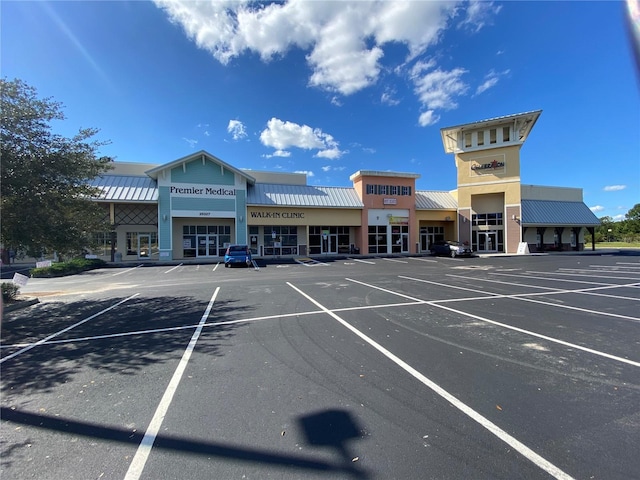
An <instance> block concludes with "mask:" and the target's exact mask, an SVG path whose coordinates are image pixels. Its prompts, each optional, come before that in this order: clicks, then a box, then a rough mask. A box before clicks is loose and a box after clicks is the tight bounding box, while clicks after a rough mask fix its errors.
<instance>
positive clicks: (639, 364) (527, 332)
mask: <svg viewBox="0 0 640 480" xmlns="http://www.w3.org/2000/svg"><path fill="white" fill-rule="evenodd" d="M401 278H407V279H409V280H411V278H410V277H401ZM345 280H348V281H350V282H354V283H357V284H359V285H364V286H365V287H369V288H373V289H376V290H380V291H382V292H386V293H391V294H393V295H397V296H399V297H402V298H409V299H411V300H419V299H417V298H415V297H410V296H408V295H405V294H404V293H399V292H394V291H393V290H389V289H387V288H382V287H378V286H376V285H371V284H368V283H364V282H360V281H358V280H353V279H351V278H346V279H345ZM414 280H419V279H414ZM482 298H491V299H494V298H499V297H482ZM482 298H479V299H482ZM463 300H465V299H463ZM524 300H527V299H524ZM442 302H444V300H440V301H424V303H425V304H426V305H431V306H433V307H437V308H442V309H444V310H448V311H450V312H454V313H457V314H459V315H462V316H465V317H470V318H474V319H476V320H481V321H483V322H486V323H490V324H491V325H496V326H498V327H503V328H506V329H508V330H513V331H515V332H520V333H524V334H525V335H531V336H532V337H536V338H541V339H543V340H548V341H549V342H553V343H558V344H560V345H564V346H566V347H570V348H575V349H577V350H582V351H583V352H588V353H592V354H594V355H599V356H601V357H605V358H609V359H611V360H616V361H618V362H622V363H626V364H629V365H633V366H634V367H640V362H634V361H633V360H629V359H627V358H621V357H616V356H615V355H610V354H608V353H605V352H600V351H598V350H593V349H591V348H587V347H583V346H581V345H576V344H574V343H569V342H565V341H564V340H560V339H558V338H553V337H548V336H546V335H542V334H540V333H536V332H532V331H530V330H525V329H523V328H519V327H514V326H513V325H507V324H506V323H501V322H497V321H495V320H490V319H488V318H485V317H481V316H479V315H474V314H472V313H467V312H464V311H462V310H457V309H455V308H451V307H447V306H446V305H442ZM551 305H553V306H556V305H554V304H551Z"/></svg>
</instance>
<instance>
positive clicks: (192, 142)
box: [182, 137, 198, 148]
mask: <svg viewBox="0 0 640 480" xmlns="http://www.w3.org/2000/svg"><path fill="white" fill-rule="evenodd" d="M182 140H184V141H185V142H187V143H188V144H189V147H191V148H196V145H197V144H198V140H196V139H194V138H186V137H182Z"/></svg>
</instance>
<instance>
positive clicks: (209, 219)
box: [146, 151, 255, 260]
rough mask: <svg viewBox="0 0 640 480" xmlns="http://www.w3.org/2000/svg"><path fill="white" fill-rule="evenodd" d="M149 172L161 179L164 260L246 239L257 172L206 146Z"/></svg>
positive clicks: (204, 252)
mask: <svg viewBox="0 0 640 480" xmlns="http://www.w3.org/2000/svg"><path fill="white" fill-rule="evenodd" d="M146 173H147V175H149V176H150V177H151V178H153V179H154V180H156V182H157V184H158V249H159V253H160V259H166V260H170V259H174V258H189V257H203V256H217V255H219V254H220V252H221V251H222V250H220V247H221V246H222V245H223V244H226V243H227V242H233V243H247V239H248V231H247V218H246V217H247V188H248V185H253V184H255V179H254V178H253V177H251V176H249V175H247V174H246V173H245V172H243V171H241V170H239V169H237V168H235V167H233V166H231V165H229V164H228V163H225V162H224V161H222V160H220V159H218V158H216V157H214V156H213V155H210V154H209V153H207V152H204V151H201V152H197V153H194V154H192V155H189V156H187V157H184V158H181V159H178V160H175V161H173V162H170V163H166V164H164V165H160V166H158V167H156V168H153V169H152V170H149V171H147V172H146ZM192 230H193V231H192ZM203 245H204V246H206V248H205V247H203ZM211 245H215V246H216V247H215V248H211V247H210V246H211Z"/></svg>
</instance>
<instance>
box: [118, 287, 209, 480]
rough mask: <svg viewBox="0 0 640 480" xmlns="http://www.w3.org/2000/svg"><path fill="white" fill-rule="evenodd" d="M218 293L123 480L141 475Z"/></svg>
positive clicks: (204, 314)
mask: <svg viewBox="0 0 640 480" xmlns="http://www.w3.org/2000/svg"><path fill="white" fill-rule="evenodd" d="M219 291H220V287H218V288H216V290H215V291H214V292H213V296H212V297H211V300H209V305H207V309H206V310H205V311H204V313H203V314H202V318H201V319H200V323H199V324H198V327H197V328H196V331H195V332H193V335H192V336H191V340H190V341H189V344H188V345H187V348H186V350H185V351H184V354H183V355H182V358H181V359H180V363H179V364H178V367H177V368H176V371H175V372H174V373H173V377H171V381H170V382H169V385H168V386H167V389H166V390H165V392H164V395H163V396H162V400H160V403H159V404H158V408H156V413H154V415H153V418H152V419H151V422H150V423H149V426H148V427H147V431H146V432H145V434H144V437H143V438H142V441H141V442H140V445H139V446H138V450H137V451H136V454H135V456H134V457H133V460H132V461H131V465H129V469H128V470H127V474H126V475H125V477H124V478H125V480H137V479H139V478H140V475H142V470H143V469H144V466H145V464H146V463H147V459H148V458H149V454H150V453H151V448H152V447H153V443H154V442H155V441H156V437H157V435H158V432H159V431H160V427H161V426H162V422H163V421H164V417H165V416H166V414H167V411H168V410H169V406H170V405H171V401H172V400H173V395H174V394H175V393H176V390H177V389H178V384H179V383H180V380H181V379H182V375H183V373H184V370H185V369H186V368H187V364H188V363H189V359H190V358H191V353H192V352H193V349H194V348H195V346H196V342H197V341H198V338H199V337H200V333H201V332H202V327H203V325H204V323H205V322H206V320H207V318H208V317H209V313H210V312H211V308H212V307H213V303H214V302H215V301H216V297H217V296H218V292H219Z"/></svg>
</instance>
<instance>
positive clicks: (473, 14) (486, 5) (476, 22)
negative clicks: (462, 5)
mask: <svg viewBox="0 0 640 480" xmlns="http://www.w3.org/2000/svg"><path fill="white" fill-rule="evenodd" d="M501 9H502V6H496V5H495V4H494V3H493V2H486V1H482V0H475V1H472V2H469V6H468V8H467V9H466V11H465V12H464V14H465V15H464V19H463V20H462V21H461V22H460V23H459V24H458V28H468V29H470V30H472V31H474V32H477V31H479V30H480V29H482V28H483V27H484V26H485V25H487V24H490V23H491V19H492V18H493V16H494V15H497V14H498V12H500V10H501Z"/></svg>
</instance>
